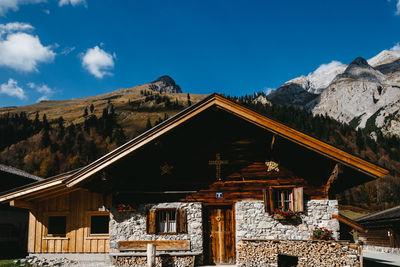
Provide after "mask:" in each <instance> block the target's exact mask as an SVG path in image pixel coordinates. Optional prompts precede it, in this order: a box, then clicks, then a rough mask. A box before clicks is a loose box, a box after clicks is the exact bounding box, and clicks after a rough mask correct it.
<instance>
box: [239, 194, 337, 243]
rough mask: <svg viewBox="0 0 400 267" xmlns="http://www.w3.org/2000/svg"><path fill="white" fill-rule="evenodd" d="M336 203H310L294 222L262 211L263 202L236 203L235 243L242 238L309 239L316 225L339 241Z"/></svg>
mask: <svg viewBox="0 0 400 267" xmlns="http://www.w3.org/2000/svg"><path fill="white" fill-rule="evenodd" d="M338 212H339V210H338V202H337V200H310V201H307V202H306V204H305V211H304V214H302V215H301V216H300V220H299V221H297V222H293V223H288V222H281V221H278V220H276V219H274V218H272V217H271V216H270V214H268V213H267V212H265V211H264V202H263V201H253V200H246V201H240V202H237V203H236V204H235V217H236V243H238V242H239V241H240V240H242V239H243V238H257V239H289V240H309V239H310V236H311V235H312V232H313V230H314V228H315V226H318V227H326V228H328V229H329V230H332V231H333V236H334V238H335V239H336V240H337V239H338V238H339V222H338V221H337V220H336V219H332V215H334V214H338Z"/></svg>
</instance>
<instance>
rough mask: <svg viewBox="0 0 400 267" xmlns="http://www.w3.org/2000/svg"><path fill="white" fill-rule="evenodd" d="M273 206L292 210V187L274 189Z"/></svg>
mask: <svg viewBox="0 0 400 267" xmlns="http://www.w3.org/2000/svg"><path fill="white" fill-rule="evenodd" d="M274 199H275V207H276V208H278V209H283V210H293V192H292V189H278V190H275V198H274Z"/></svg>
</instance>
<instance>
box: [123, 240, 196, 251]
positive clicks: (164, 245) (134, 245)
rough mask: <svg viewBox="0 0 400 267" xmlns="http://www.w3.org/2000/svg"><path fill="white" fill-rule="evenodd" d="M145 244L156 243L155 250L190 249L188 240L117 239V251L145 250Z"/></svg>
mask: <svg viewBox="0 0 400 267" xmlns="http://www.w3.org/2000/svg"><path fill="white" fill-rule="evenodd" d="M147 244H154V245H156V250H171V251H176V250H180V251H183V250H190V241H189V240H146V241H119V242H118V250H119V251H132V250H135V251H146V250H147Z"/></svg>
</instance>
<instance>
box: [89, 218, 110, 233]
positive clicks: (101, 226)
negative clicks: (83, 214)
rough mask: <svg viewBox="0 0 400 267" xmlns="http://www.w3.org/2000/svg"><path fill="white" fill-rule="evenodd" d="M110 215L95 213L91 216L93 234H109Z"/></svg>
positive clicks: (91, 231)
mask: <svg viewBox="0 0 400 267" xmlns="http://www.w3.org/2000/svg"><path fill="white" fill-rule="evenodd" d="M109 220H110V217H109V216H108V215H93V216H92V218H91V225H90V233H91V234H108V222H109Z"/></svg>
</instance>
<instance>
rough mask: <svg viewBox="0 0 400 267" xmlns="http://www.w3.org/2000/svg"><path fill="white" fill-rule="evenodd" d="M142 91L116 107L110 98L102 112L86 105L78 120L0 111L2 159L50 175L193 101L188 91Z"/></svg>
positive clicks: (83, 161)
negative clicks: (129, 116) (131, 116)
mask: <svg viewBox="0 0 400 267" xmlns="http://www.w3.org/2000/svg"><path fill="white" fill-rule="evenodd" d="M140 94H141V96H142V97H141V98H139V99H132V100H130V99H128V101H127V102H126V104H125V106H122V105H121V104H120V103H119V109H118V110H117V109H116V108H115V106H114V104H113V100H112V99H109V100H108V102H107V105H106V106H105V107H104V108H103V110H102V112H101V113H100V114H101V115H99V112H97V113H95V107H94V105H93V104H90V105H89V106H87V107H85V108H84V109H83V111H82V113H81V114H80V116H79V117H80V118H79V120H78V118H76V119H75V120H76V121H81V122H77V123H74V122H73V121H69V122H68V121H66V120H65V119H64V118H63V117H62V116H60V117H58V118H53V119H51V120H49V119H48V118H47V115H46V113H43V114H41V113H39V112H36V113H35V116H34V119H29V118H28V115H27V114H26V112H20V113H17V114H14V113H7V114H4V115H1V116H0V140H1V141H0V151H1V152H0V162H1V163H3V164H6V165H10V166H14V167H17V168H20V169H23V170H25V171H27V172H29V173H33V174H35V175H38V176H41V177H50V176H53V175H56V174H59V173H63V172H66V171H69V170H73V169H76V168H79V167H82V166H84V165H87V164H89V163H91V162H92V161H94V160H96V159H97V158H99V157H101V156H103V155H104V154H106V153H107V152H109V151H111V150H113V149H115V148H116V147H118V146H120V145H122V144H123V143H124V142H126V141H127V140H128V139H130V138H133V137H135V136H137V135H139V134H140V133H142V132H144V131H145V130H147V129H150V128H151V127H152V126H154V125H156V124H158V123H160V122H162V121H164V120H166V119H167V118H168V117H169V116H170V115H169V114H175V113H177V112H178V111H180V110H182V109H183V108H185V107H187V106H188V105H191V104H192V102H191V98H190V95H187V97H186V99H185V101H183V102H182V101H178V99H177V98H172V97H171V95H168V94H165V93H159V92H154V91H146V90H142V91H141V92H140ZM127 111H129V112H132V113H137V114H139V115H138V116H139V118H140V121H126V120H125V121H124V120H123V119H124V118H126V116H124V115H125V114H126V112H127ZM67 115H68V114H67ZM121 124H122V125H123V126H125V127H123V126H122V125H121ZM132 125H133V126H132Z"/></svg>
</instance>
